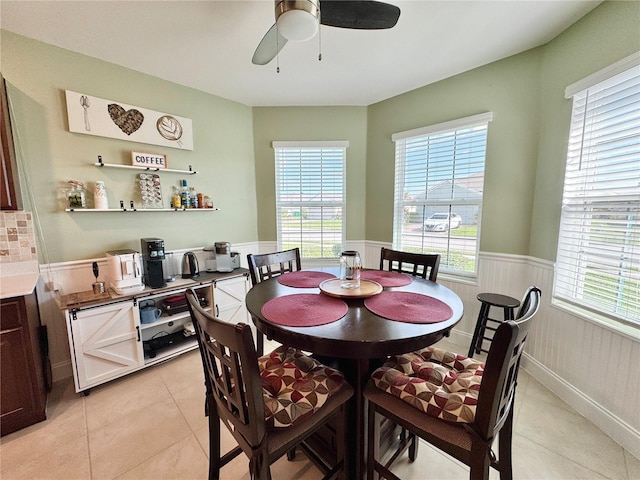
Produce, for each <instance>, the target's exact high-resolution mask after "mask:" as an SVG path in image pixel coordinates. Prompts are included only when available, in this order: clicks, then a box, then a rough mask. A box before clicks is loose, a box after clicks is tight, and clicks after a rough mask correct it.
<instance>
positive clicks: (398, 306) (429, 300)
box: [364, 292, 453, 323]
mask: <svg viewBox="0 0 640 480" xmlns="http://www.w3.org/2000/svg"><path fill="white" fill-rule="evenodd" d="M364 306H365V307H367V308H368V309H369V310H370V311H372V312H373V313H375V314H376V315H380V316H381V317H384V318H388V319H389V320H395V321H398V322H407V323H438V322H443V321H445V320H449V319H450V318H451V315H453V310H451V307H450V306H449V305H447V304H446V303H444V302H442V301H440V300H438V299H437V298H433V297H429V296H428V295H422V294H420V293H413V292H382V293H381V294H380V295H376V296H375V297H370V298H367V299H366V300H365V301H364Z"/></svg>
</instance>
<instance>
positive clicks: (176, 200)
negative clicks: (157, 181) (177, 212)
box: [171, 185, 182, 208]
mask: <svg viewBox="0 0 640 480" xmlns="http://www.w3.org/2000/svg"><path fill="white" fill-rule="evenodd" d="M171 206H172V207H173V208H181V207H182V197H181V196H180V190H178V187H176V186H175V185H174V186H173V193H172V195H171Z"/></svg>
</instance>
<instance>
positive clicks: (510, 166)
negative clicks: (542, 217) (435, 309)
mask: <svg viewBox="0 0 640 480" xmlns="http://www.w3.org/2000/svg"><path fill="white" fill-rule="evenodd" d="M539 63H540V49H535V50H530V51H528V52H525V53H523V54H521V55H517V56H514V57H510V58H508V59H506V60H502V61H499V62H495V63H492V64H490V65H487V66H484V67H481V68H478V69H475V70H472V71H470V72H466V73H463V74H461V75H457V76H455V77H452V78H449V79H446V80H443V81H441V82H437V83H435V84H432V85H428V86H426V87H423V88H420V89H417V90H414V91H412V92H409V93H405V94H403V95H400V96H397V97H394V98H391V99H388V100H385V101H382V102H380V103H377V104H375V105H372V106H370V107H369V116H368V118H369V122H368V124H369V129H368V133H367V139H368V147H367V150H368V151H369V152H370V154H369V163H368V170H369V176H368V177H367V206H368V208H367V239H369V240H378V241H381V242H385V241H386V242H390V241H391V239H392V227H393V225H392V222H393V182H394V143H393V142H392V141H391V135H392V134H393V133H397V132H402V131H406V130H411V129H414V128H419V127H423V126H427V125H433V124H437V123H441V122H446V121H449V120H456V119H458V118H463V117H468V116H471V115H476V114H479V113H484V112H493V121H492V122H491V123H490V124H489V133H488V137H487V157H486V165H485V185H484V200H483V212H482V233H481V241H480V249H481V250H483V251H497V252H502V253H513V254H526V253H527V251H528V246H529V245H528V244H529V222H530V216H531V208H532V203H533V200H532V199H533V188H534V185H533V181H532V180H533V178H534V176H535V160H536V138H537V137H536V135H537V128H538V105H537V72H538V68H539ZM380 219H382V221H380ZM506 231H508V232H509V234H508V235H505V234H504V232H506Z"/></svg>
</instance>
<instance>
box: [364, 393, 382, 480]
mask: <svg viewBox="0 0 640 480" xmlns="http://www.w3.org/2000/svg"><path fill="white" fill-rule="evenodd" d="M367 403H368V404H369V408H368V410H369V413H368V420H367V423H368V427H367V428H368V429H369V432H368V435H367V480H373V472H374V467H375V463H376V462H377V459H378V451H379V449H380V428H379V424H378V421H377V420H376V408H375V405H374V404H373V403H372V402H367Z"/></svg>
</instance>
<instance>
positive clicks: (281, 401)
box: [258, 346, 344, 427]
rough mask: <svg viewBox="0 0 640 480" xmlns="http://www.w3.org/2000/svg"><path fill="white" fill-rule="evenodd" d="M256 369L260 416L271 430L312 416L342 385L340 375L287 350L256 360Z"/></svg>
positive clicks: (277, 351)
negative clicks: (259, 384)
mask: <svg viewBox="0 0 640 480" xmlns="http://www.w3.org/2000/svg"><path fill="white" fill-rule="evenodd" d="M258 366H259V368H260V376H261V377H262V392H263V397H264V410H265V411H264V416H265V418H266V419H267V420H271V421H273V425H274V426H275V427H288V426H289V425H293V424H294V423H296V422H298V421H300V420H302V419H303V418H305V417H306V416H308V415H311V414H313V412H315V411H316V410H318V409H319V408H320V407H322V405H324V403H325V402H326V401H327V399H328V398H329V397H330V396H331V395H332V394H333V393H334V392H336V391H337V390H339V389H340V387H341V386H342V384H343V383H344V376H343V375H342V373H341V372H339V371H338V370H335V369H333V368H330V367H327V366H326V365H323V364H322V363H320V362H318V361H317V360H315V359H314V358H312V357H310V356H308V355H305V354H304V353H302V352H301V351H300V350H297V349H295V348H291V347H284V346H282V347H279V348H277V349H276V350H274V351H273V352H271V353H270V354H268V355H264V356H262V357H260V358H258Z"/></svg>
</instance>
